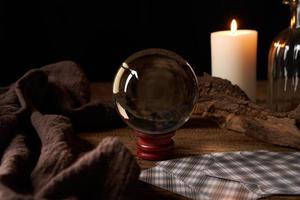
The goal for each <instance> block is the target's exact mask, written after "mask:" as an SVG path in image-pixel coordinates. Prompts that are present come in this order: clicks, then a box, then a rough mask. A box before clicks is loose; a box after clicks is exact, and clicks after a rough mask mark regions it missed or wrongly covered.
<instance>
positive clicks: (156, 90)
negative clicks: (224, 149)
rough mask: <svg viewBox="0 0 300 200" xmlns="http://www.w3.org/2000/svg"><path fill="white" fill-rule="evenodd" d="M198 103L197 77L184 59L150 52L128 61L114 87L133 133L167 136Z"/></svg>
mask: <svg viewBox="0 0 300 200" xmlns="http://www.w3.org/2000/svg"><path fill="white" fill-rule="evenodd" d="M197 99H198V82H197V77H196V75H195V73H194V71H193V69H192V68H191V66H190V65H189V64H188V62H187V61H185V60H184V59H183V58H182V57H181V56H179V55H177V54H176V53H174V52H171V51H168V50H164V49H147V50H143V51H140V52H137V53H135V54H133V55H132V56H130V57H129V58H127V59H126V60H125V61H124V62H123V63H122V64H121V66H120V68H119V70H118V72H117V74H116V76H115V80H114V84H113V100H114V103H115V106H116V109H117V111H118V113H119V114H120V116H121V117H122V119H123V120H124V121H125V122H126V123H127V124H128V125H129V126H130V127H131V128H133V129H134V130H137V131H139V132H142V133H147V134H165V133H170V132H172V131H175V130H176V129H178V128H179V127H181V126H182V125H183V124H184V123H185V122H186V121H187V120H188V119H189V117H190V115H191V113H192V111H193V108H194V105H195V104H196V102H197Z"/></svg>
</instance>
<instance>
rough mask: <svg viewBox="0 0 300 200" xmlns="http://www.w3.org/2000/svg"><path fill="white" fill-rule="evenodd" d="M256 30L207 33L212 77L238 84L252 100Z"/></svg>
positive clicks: (254, 87)
mask: <svg viewBox="0 0 300 200" xmlns="http://www.w3.org/2000/svg"><path fill="white" fill-rule="evenodd" d="M257 35H258V34H257V31H255V30H237V23H236V21H235V20H233V21H232V23H231V31H219V32H214V33H211V62H212V76H215V77H220V78H224V79H227V80H229V81H231V83H233V84H236V85H238V86H239V87H240V88H241V89H242V90H243V91H244V92H245V93H246V94H247V95H248V97H249V98H250V99H251V100H253V101H255V99H256V57H257Z"/></svg>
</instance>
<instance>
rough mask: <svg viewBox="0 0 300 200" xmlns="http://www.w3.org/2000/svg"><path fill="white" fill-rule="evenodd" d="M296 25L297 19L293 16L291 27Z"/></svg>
mask: <svg viewBox="0 0 300 200" xmlns="http://www.w3.org/2000/svg"><path fill="white" fill-rule="evenodd" d="M295 23H296V17H295V16H293V17H292V19H291V27H294V26H295Z"/></svg>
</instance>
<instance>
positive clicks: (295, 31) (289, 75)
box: [268, 0, 300, 112]
mask: <svg viewBox="0 0 300 200" xmlns="http://www.w3.org/2000/svg"><path fill="white" fill-rule="evenodd" d="M283 3H284V4H289V5H290V7H291V21H290V27H289V28H287V29H285V30H284V31H282V32H281V33H280V34H279V35H278V36H277V37H276V38H275V40H274V41H273V43H272V45H271V48H270V51H269V67H268V80H269V92H268V93H269V94H268V96H269V99H268V101H269V106H270V108H271V109H272V110H273V111H278V112H287V111H290V110H292V109H294V108H295V107H297V106H298V104H299V103H300V88H299V87H300V86H299V84H300V83H299V72H300V0H283Z"/></svg>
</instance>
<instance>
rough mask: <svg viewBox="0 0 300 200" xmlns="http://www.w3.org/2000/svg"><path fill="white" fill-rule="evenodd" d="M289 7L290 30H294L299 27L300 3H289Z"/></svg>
mask: <svg viewBox="0 0 300 200" xmlns="http://www.w3.org/2000/svg"><path fill="white" fill-rule="evenodd" d="M290 6H291V22H290V28H291V29H296V28H299V27H300V2H298V1H295V2H290Z"/></svg>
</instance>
